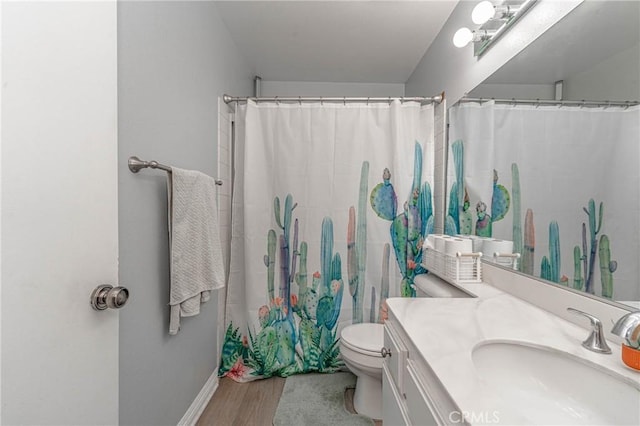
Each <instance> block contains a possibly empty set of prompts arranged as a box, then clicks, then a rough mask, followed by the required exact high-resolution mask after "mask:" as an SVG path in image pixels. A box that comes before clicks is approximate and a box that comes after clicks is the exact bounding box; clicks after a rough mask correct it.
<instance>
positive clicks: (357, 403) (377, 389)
mask: <svg viewBox="0 0 640 426" xmlns="http://www.w3.org/2000/svg"><path fill="white" fill-rule="evenodd" d="M415 285H416V293H417V295H418V297H470V296H469V295H468V294H466V293H464V292H463V291H462V290H459V289H458V288H456V287H454V286H452V285H451V284H449V283H447V282H445V281H443V280H441V279H440V278H438V277H436V276H434V275H431V274H424V275H419V276H417V277H416V278H415ZM383 346H384V325H382V324H374V323H363V324H353V325H350V326H348V327H345V328H343V329H342V331H341V332H340V353H341V354H342V360H343V361H344V363H345V365H346V366H347V368H349V370H350V371H351V372H352V373H353V374H355V375H356V377H357V378H358V381H357V382H356V391H355V394H354V395H353V405H354V408H355V409H356V411H357V412H358V414H362V415H364V416H367V417H370V418H372V419H376V420H379V419H382V360H383V358H382V354H381V353H380V350H381V349H382V347H383Z"/></svg>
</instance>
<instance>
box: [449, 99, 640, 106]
mask: <svg viewBox="0 0 640 426" xmlns="http://www.w3.org/2000/svg"><path fill="white" fill-rule="evenodd" d="M489 101H494V102H495V103H498V104H511V105H517V104H520V105H522V104H525V105H559V106H564V105H567V106H595V107H609V106H612V107H625V108H628V107H630V106H636V105H638V104H640V102H638V101H585V100H581V101H562V100H554V99H515V98H512V99H498V98H467V97H464V98H461V99H460V100H459V101H458V102H457V103H467V102H478V103H480V104H482V103H483V102H489Z"/></svg>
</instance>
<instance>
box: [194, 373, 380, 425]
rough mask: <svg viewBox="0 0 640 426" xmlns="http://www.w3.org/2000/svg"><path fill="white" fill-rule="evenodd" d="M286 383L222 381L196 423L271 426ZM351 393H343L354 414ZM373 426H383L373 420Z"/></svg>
mask: <svg viewBox="0 0 640 426" xmlns="http://www.w3.org/2000/svg"><path fill="white" fill-rule="evenodd" d="M285 381H286V379H284V378H282V377H271V378H270V379H264V380H256V381H254V382H250V383H236V382H234V381H233V380H231V379H229V378H227V377H223V378H221V379H220V382H219V384H218V389H216V392H215V393H214V394H213V396H212V397H211V401H209V404H208V405H207V408H205V410H204V412H203V413H202V415H201V416H200V419H199V420H198V423H197V426H272V425H273V417H274V416H275V414H276V410H277V408H278V402H279V401H280V396H282V390H283V389H284V383H285ZM353 391H354V389H347V390H346V391H345V408H346V409H347V411H349V412H351V413H355V410H354V408H353ZM374 424H375V426H382V421H380V420H376V421H375V422H374Z"/></svg>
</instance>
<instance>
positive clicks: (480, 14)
mask: <svg viewBox="0 0 640 426" xmlns="http://www.w3.org/2000/svg"><path fill="white" fill-rule="evenodd" d="M495 13H496V10H495V8H494V7H493V4H492V3H491V2H490V1H488V0H485V1H481V2H480V3H478V4H477V5H476V7H474V8H473V11H472V12H471V20H472V21H473V22H474V23H475V24H478V25H482V24H484V23H485V22H487V21H488V20H489V19H491V18H493V15H495Z"/></svg>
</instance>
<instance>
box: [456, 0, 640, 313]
mask: <svg viewBox="0 0 640 426" xmlns="http://www.w3.org/2000/svg"><path fill="white" fill-rule="evenodd" d="M480 60H481V59H480ZM639 79H640V2H637V1H615V2H609V1H585V2H583V3H581V4H580V5H578V6H577V7H576V8H575V9H574V10H573V11H572V12H570V13H569V14H568V15H567V16H566V17H565V18H563V19H562V20H561V21H559V22H558V23H557V24H556V25H554V26H553V27H551V28H550V29H549V30H548V31H546V32H545V33H544V34H543V35H542V36H541V37H539V38H538V39H537V40H535V41H533V42H532V43H531V44H530V45H529V46H528V47H527V48H525V49H524V50H523V51H522V52H521V53H519V54H518V55H517V56H516V57H514V58H513V59H512V60H511V61H509V62H507V63H506V64H505V65H504V66H503V67H502V68H500V69H499V70H497V71H496V72H495V73H494V74H493V75H491V76H490V77H489V78H487V79H486V80H485V81H484V82H483V83H482V84H480V85H479V86H478V87H476V88H475V89H474V90H473V91H471V92H470V93H468V94H467V96H466V98H469V99H467V100H462V101H461V102H459V103H457V104H456V105H453V106H452V107H451V108H450V109H449V122H450V123H449V124H450V127H449V153H448V156H449V160H448V168H447V191H448V193H447V198H448V200H447V206H448V207H447V218H446V221H447V222H446V223H447V224H448V229H446V232H447V233H453V232H455V233H460V234H475V235H481V236H490V237H493V238H497V239H503V240H511V241H514V251H516V252H519V253H521V258H520V260H519V265H518V267H517V269H518V270H519V271H520V272H523V273H527V274H530V275H533V276H535V277H538V278H541V279H544V280H546V281H547V282H549V283H553V284H554V285H560V286H564V287H566V288H569V289H574V290H577V291H582V292H585V293H587V294H592V295H594V296H598V297H602V298H604V299H605V300H607V301H618V302H622V303H627V304H631V305H635V307H636V308H640V279H639V277H640V173H639V170H640V126H639V125H640V106H637V101H638V100H639V99H640V82H639ZM491 98H495V101H492V100H491ZM555 99H561V100H563V101H565V102H563V103H559V102H545V100H550V101H553V100H555ZM582 100H593V101H596V102H582ZM572 101H574V102H572ZM607 101H609V102H607ZM626 101H635V102H631V103H625V102H626ZM462 183H463V184H462ZM485 256H486V253H485Z"/></svg>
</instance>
